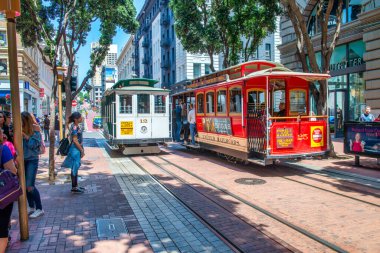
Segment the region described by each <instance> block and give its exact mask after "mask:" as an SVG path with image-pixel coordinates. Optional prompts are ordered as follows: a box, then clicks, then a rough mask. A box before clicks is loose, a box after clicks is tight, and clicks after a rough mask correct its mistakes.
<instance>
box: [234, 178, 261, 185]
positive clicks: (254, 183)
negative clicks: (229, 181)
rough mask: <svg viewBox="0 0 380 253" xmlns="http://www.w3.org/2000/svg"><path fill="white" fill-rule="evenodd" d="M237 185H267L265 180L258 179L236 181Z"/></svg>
mask: <svg viewBox="0 0 380 253" xmlns="http://www.w3.org/2000/svg"><path fill="white" fill-rule="evenodd" d="M235 183H238V184H247V185H257V184H265V183H266V182H265V180H262V179H257V178H239V179H236V180H235Z"/></svg>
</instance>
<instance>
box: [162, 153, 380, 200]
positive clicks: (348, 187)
mask: <svg viewBox="0 0 380 253" xmlns="http://www.w3.org/2000/svg"><path fill="white" fill-rule="evenodd" d="M178 151H179V152H182V153H185V154H188V153H186V152H184V151H182V150H178ZM160 158H161V157H160ZM280 166H282V167H283V168H286V169H294V170H297V171H299V169H297V168H291V167H288V166H286V165H280ZM269 168H270V167H269ZM241 169H243V170H246V171H249V170H248V169H247V168H241ZM309 172H310V173H313V172H312V171H309ZM275 173H277V175H278V176H279V177H280V178H282V179H285V180H288V181H291V182H294V183H298V184H302V185H306V186H309V187H312V188H315V189H319V190H321V191H325V192H329V193H331V194H335V195H338V196H340V197H345V198H348V199H351V200H355V201H358V202H361V203H364V204H368V205H372V206H375V207H380V205H379V204H376V203H372V202H369V201H365V200H362V199H358V198H355V197H351V196H348V195H345V194H342V193H339V192H335V191H332V190H328V189H324V188H322V187H319V186H315V185H313V184H308V183H305V182H301V181H298V180H296V179H292V178H288V177H285V176H282V175H280V174H279V173H278V172H275ZM314 174H315V175H321V176H325V177H328V176H327V175H328V174H329V173H327V172H326V173H324V174H320V173H313V175H314ZM325 174H327V175H325ZM331 174H333V173H331ZM297 176H300V177H303V178H306V179H310V180H314V181H318V182H322V183H325V184H329V185H332V186H340V187H344V188H346V189H350V190H354V191H356V192H360V193H363V194H367V195H374V194H373V193H371V192H368V191H365V190H359V189H356V188H354V187H350V186H347V185H338V184H336V183H333V182H328V181H326V180H322V179H317V178H313V177H310V176H305V175H302V174H297ZM329 178H334V177H329ZM353 178H354V177H353ZM363 180H364V179H363ZM348 182H350V183H352V184H356V185H360V186H365V187H369V188H372V189H377V188H375V187H371V186H368V185H363V184H360V183H356V182H351V181H348Z"/></svg>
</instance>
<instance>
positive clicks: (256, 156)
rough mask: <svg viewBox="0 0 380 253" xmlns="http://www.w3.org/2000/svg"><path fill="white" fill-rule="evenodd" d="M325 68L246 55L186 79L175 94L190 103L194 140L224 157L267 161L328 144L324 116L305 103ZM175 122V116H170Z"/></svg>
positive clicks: (321, 149)
mask: <svg viewBox="0 0 380 253" xmlns="http://www.w3.org/2000/svg"><path fill="white" fill-rule="evenodd" d="M329 77H330V76H329V75H327V74H313V73H301V72H293V71H291V70H289V69H286V68H284V67H283V65H281V64H277V63H273V62H269V61H251V62H246V63H242V64H240V65H237V66H233V67H230V68H228V69H225V70H222V71H219V72H215V73H212V74H210V75H207V76H203V77H199V78H196V79H194V80H192V82H191V84H189V85H187V86H186V89H185V90H184V91H182V92H178V93H176V94H174V95H173V96H172V97H173V108H175V106H176V104H177V103H178V101H179V99H182V101H184V102H187V103H195V110H196V111H195V112H196V129H197V132H198V134H197V138H196V140H197V142H198V144H199V148H202V149H209V150H213V151H216V152H218V153H221V154H224V155H226V156H229V157H234V158H238V159H241V160H247V161H251V162H259V163H260V164H263V165H267V164H270V163H272V162H274V161H275V160H277V159H284V158H296V157H304V156H316V155H322V154H324V153H325V152H327V151H328V150H329V145H328V142H329V140H328V138H329V135H328V131H329V126H328V117H327V116H326V115H315V114H314V113H313V112H312V110H311V108H310V104H311V103H310V97H311V96H310V95H309V94H310V87H309V86H310V83H311V82H314V81H317V80H324V79H328V78H329ZM173 122H175V120H173Z"/></svg>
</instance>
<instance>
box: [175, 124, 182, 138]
mask: <svg viewBox="0 0 380 253" xmlns="http://www.w3.org/2000/svg"><path fill="white" fill-rule="evenodd" d="M175 123H176V125H177V129H176V133H175V139H176V141H181V129H182V122H181V121H176V122H175Z"/></svg>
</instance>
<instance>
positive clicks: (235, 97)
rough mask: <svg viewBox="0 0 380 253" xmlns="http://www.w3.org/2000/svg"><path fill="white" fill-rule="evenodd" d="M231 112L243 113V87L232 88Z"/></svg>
mask: <svg viewBox="0 0 380 253" xmlns="http://www.w3.org/2000/svg"><path fill="white" fill-rule="evenodd" d="M230 113H241V88H239V87H235V88H232V89H230Z"/></svg>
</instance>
